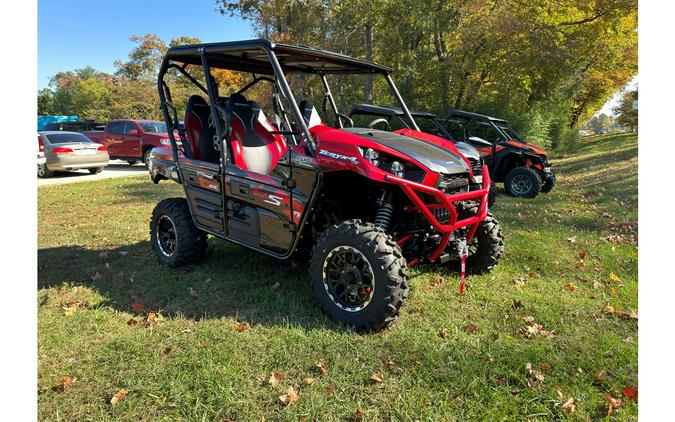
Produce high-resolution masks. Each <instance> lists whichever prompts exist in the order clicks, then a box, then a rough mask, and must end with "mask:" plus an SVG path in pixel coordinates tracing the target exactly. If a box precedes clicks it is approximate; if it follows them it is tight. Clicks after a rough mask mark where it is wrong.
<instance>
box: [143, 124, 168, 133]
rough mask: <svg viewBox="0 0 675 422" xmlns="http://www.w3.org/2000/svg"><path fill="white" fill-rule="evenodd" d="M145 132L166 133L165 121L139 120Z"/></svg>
mask: <svg viewBox="0 0 675 422" xmlns="http://www.w3.org/2000/svg"><path fill="white" fill-rule="evenodd" d="M138 124H139V125H141V128H142V129H143V132H145V133H166V124H165V123H164V122H138Z"/></svg>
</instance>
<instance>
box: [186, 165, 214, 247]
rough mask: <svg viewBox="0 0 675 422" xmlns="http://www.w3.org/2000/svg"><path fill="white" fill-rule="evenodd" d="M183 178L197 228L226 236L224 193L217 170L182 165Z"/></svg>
mask: <svg viewBox="0 0 675 422" xmlns="http://www.w3.org/2000/svg"><path fill="white" fill-rule="evenodd" d="M181 177H182V179H183V185H184V187H185V195H186V197H187V200H188V203H189V204H190V209H191V210H192V218H193V220H194V222H195V224H196V225H197V227H199V228H201V229H203V230H206V231H208V232H211V233H214V234H218V235H221V236H222V235H223V234H224V216H223V207H224V204H223V192H222V189H221V184H220V175H219V172H218V171H217V170H214V169H212V168H207V167H202V166H199V165H198V164H196V163H194V160H193V162H192V163H191V164H187V163H181Z"/></svg>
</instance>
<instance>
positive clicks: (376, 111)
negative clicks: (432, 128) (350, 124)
mask: <svg viewBox="0 0 675 422" xmlns="http://www.w3.org/2000/svg"><path fill="white" fill-rule="evenodd" d="M354 113H358V114H363V115H372V116H392V117H393V116H405V113H404V112H403V110H401V109H400V108H396V107H382V106H375V105H371V104H354V105H352V110H351V114H354ZM410 114H411V115H412V116H413V117H421V118H427V119H434V118H436V115H435V114H431V113H427V112H426V111H411V112H410Z"/></svg>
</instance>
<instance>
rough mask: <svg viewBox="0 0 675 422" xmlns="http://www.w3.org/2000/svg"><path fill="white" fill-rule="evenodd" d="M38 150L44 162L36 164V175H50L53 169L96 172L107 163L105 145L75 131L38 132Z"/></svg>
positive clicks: (107, 156) (108, 158) (107, 157)
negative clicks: (42, 155) (42, 154)
mask: <svg viewBox="0 0 675 422" xmlns="http://www.w3.org/2000/svg"><path fill="white" fill-rule="evenodd" d="M38 143H39V144H40V151H42V152H44V156H45V163H44V164H42V165H39V164H38V177H51V176H52V175H53V174H54V172H55V171H70V170H79V169H87V170H89V173H91V174H96V173H100V172H101V170H103V167H105V166H107V165H108V161H109V160H110V156H109V155H108V150H107V149H106V147H105V146H103V145H101V144H97V143H95V142H93V141H92V140H91V139H89V138H87V137H86V136H84V135H82V134H80V133H77V132H61V131H53V132H38Z"/></svg>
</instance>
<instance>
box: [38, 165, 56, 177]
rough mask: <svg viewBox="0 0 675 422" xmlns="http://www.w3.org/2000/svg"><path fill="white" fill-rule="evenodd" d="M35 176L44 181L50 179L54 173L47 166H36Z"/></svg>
mask: <svg viewBox="0 0 675 422" xmlns="http://www.w3.org/2000/svg"><path fill="white" fill-rule="evenodd" d="M37 175H38V177H39V178H41V179H46V178H48V177H52V176H53V175H54V172H53V171H51V170H49V168H48V167H47V164H38V170H37Z"/></svg>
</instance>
